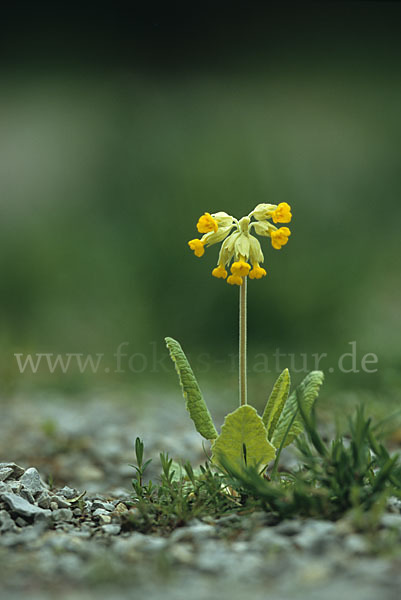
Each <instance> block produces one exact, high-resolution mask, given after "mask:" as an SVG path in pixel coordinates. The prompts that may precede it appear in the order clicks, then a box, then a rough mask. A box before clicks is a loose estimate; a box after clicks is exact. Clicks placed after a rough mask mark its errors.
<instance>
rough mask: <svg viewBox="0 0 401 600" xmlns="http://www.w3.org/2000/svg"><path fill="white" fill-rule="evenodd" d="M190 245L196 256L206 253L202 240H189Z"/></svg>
mask: <svg viewBox="0 0 401 600" xmlns="http://www.w3.org/2000/svg"><path fill="white" fill-rule="evenodd" d="M188 246H189V247H190V248H191V250H193V251H194V253H195V256H199V257H200V256H203V255H204V254H205V248H204V247H203V242H202V240H198V239H194V240H191V241H189V242H188Z"/></svg>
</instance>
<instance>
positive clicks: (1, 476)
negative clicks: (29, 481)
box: [0, 467, 13, 481]
mask: <svg viewBox="0 0 401 600" xmlns="http://www.w3.org/2000/svg"><path fill="white" fill-rule="evenodd" d="M12 472H13V470H12V469H11V468H10V467H5V468H3V469H0V481H5V480H6V479H7V477H8V476H9V475H11V473H12Z"/></svg>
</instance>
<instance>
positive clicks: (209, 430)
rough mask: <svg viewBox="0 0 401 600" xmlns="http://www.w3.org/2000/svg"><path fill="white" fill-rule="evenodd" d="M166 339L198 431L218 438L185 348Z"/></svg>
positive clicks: (204, 435) (208, 437) (209, 437)
mask: <svg viewBox="0 0 401 600" xmlns="http://www.w3.org/2000/svg"><path fill="white" fill-rule="evenodd" d="M165 341H166V345H167V348H168V350H169V352H170V356H171V359H172V360H173V362H174V364H175V368H176V370H177V373H178V377H179V380H180V383H181V387H182V392H183V395H184V398H185V400H186V407H187V410H188V412H189V414H190V417H191V419H192V420H193V422H194V423H195V427H196V429H197V431H198V432H199V433H200V434H201V435H203V437H204V438H206V439H207V440H214V439H216V438H217V435H218V433H217V431H216V428H215V426H214V424H213V421H212V417H211V416H210V412H209V409H208V407H207V406H206V402H205V401H204V399H203V396H202V392H201V391H200V389H199V385H198V382H197V381H196V379H195V375H194V374H193V371H192V369H191V367H190V364H189V362H188V360H187V357H186V356H185V354H184V351H183V349H182V348H181V346H180V344H179V343H178V342H177V341H176V340H173V338H170V337H166V338H165Z"/></svg>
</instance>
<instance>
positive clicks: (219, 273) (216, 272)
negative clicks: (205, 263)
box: [212, 265, 227, 279]
mask: <svg viewBox="0 0 401 600" xmlns="http://www.w3.org/2000/svg"><path fill="white" fill-rule="evenodd" d="M212 275H213V277H218V278H221V279H225V278H226V277H227V271H226V270H225V268H224V265H218V266H217V267H216V268H215V269H213V271H212Z"/></svg>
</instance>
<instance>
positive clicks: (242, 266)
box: [231, 258, 251, 277]
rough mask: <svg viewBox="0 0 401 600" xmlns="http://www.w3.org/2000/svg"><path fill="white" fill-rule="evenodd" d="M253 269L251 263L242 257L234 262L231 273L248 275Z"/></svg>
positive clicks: (242, 275) (241, 275)
mask: <svg viewBox="0 0 401 600" xmlns="http://www.w3.org/2000/svg"><path fill="white" fill-rule="evenodd" d="M250 269H251V265H248V263H247V262H245V261H244V260H243V258H240V260H239V261H238V262H234V263H233V264H232V265H231V273H232V274H233V275H239V276H240V277H246V276H247V275H248V273H249V271H250Z"/></svg>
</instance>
